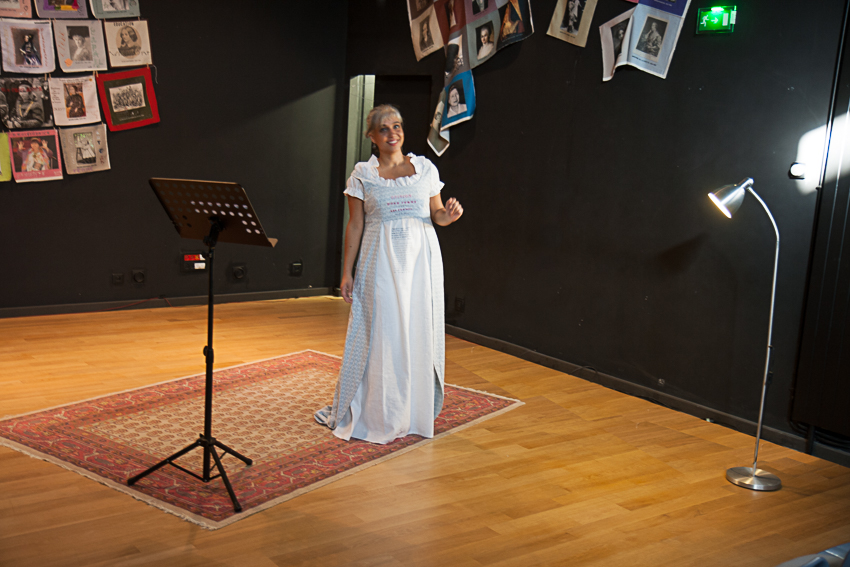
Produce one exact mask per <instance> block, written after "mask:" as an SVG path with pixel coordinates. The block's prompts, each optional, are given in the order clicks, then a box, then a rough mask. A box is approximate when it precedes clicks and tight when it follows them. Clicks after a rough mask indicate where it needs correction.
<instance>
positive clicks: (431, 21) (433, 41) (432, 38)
mask: <svg viewBox="0 0 850 567" xmlns="http://www.w3.org/2000/svg"><path fill="white" fill-rule="evenodd" d="M410 37H411V39H413V51H414V53H416V60H417V61H419V60H421V59H422V58H423V57H425V56H426V55H431V54H432V53H434V52H435V51H438V50H439V49H440V48H441V47H443V36H442V35H440V28H439V26H438V25H437V16H436V14H435V13H434V8H433V7H429V8H428V9H427V10H425V12H424V13H423V14H422V15H421V16H419V18H418V19H416V20H411V22H410Z"/></svg>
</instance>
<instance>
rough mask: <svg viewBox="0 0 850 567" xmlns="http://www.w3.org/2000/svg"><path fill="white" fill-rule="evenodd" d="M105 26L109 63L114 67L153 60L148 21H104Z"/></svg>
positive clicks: (140, 63) (135, 64)
mask: <svg viewBox="0 0 850 567" xmlns="http://www.w3.org/2000/svg"><path fill="white" fill-rule="evenodd" d="M103 27H104V33H105V35H106V43H107V49H108V51H109V63H110V64H111V65H112V66H113V67H135V66H139V65H149V64H150V63H152V62H153V61H152V60H151V52H150V40H149V39H148V23H147V21H145V20H136V21H130V22H125V21H122V22H104V23H103Z"/></svg>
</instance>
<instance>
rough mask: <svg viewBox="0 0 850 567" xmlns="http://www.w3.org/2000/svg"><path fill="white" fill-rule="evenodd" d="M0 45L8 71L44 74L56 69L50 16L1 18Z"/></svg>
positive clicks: (5, 69) (4, 67)
mask: <svg viewBox="0 0 850 567" xmlns="http://www.w3.org/2000/svg"><path fill="white" fill-rule="evenodd" d="M0 46H2V49H3V70H4V71H6V72H9V73H28V74H34V75H43V74H46V73H52V72H53V71H55V70H56V59H55V57H54V55H53V27H52V26H51V25H50V21H49V20H44V21H41V20H10V19H5V18H3V19H0Z"/></svg>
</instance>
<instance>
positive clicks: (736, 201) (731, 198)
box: [708, 177, 753, 219]
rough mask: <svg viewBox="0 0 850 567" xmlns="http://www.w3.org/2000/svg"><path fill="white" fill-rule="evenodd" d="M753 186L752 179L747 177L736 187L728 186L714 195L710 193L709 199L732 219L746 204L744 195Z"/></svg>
mask: <svg viewBox="0 0 850 567" xmlns="http://www.w3.org/2000/svg"><path fill="white" fill-rule="evenodd" d="M752 186H753V179H752V177H747V178H746V179H744V180H742V181H739V182H738V183H736V184H735V185H726V186H725V187H721V188H720V189H718V190H717V191H715V192H714V193H709V194H708V198H709V199H711V202H712V203H714V204H715V205H717V208H718V209H720V211H721V212H722V213H723V214H724V215H726V216H727V217H729V218H730V219H731V218H732V215H734V214H735V212H736V211H737V210H738V209H739V208H740V207H741V203H743V202H744V195H745V194H746V192H747V189H749V188H750V187H752Z"/></svg>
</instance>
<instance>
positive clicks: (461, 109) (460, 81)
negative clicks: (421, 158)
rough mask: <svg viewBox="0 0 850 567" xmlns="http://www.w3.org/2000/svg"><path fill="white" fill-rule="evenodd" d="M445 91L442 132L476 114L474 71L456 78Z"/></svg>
mask: <svg viewBox="0 0 850 567" xmlns="http://www.w3.org/2000/svg"><path fill="white" fill-rule="evenodd" d="M445 91H446V108H445V112H444V113H443V125H442V126H441V127H440V130H445V129H446V128H449V127H451V126H454V125H455V124H457V123H459V122H464V121H466V120H469V119H470V118H472V115H473V114H475V87H474V86H473V84H472V71H467V72H466V73H462V74H460V75H458V76H457V77H455V80H454V82H452V83H451V84H450V85H448V86H447V87H446V88H445Z"/></svg>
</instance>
